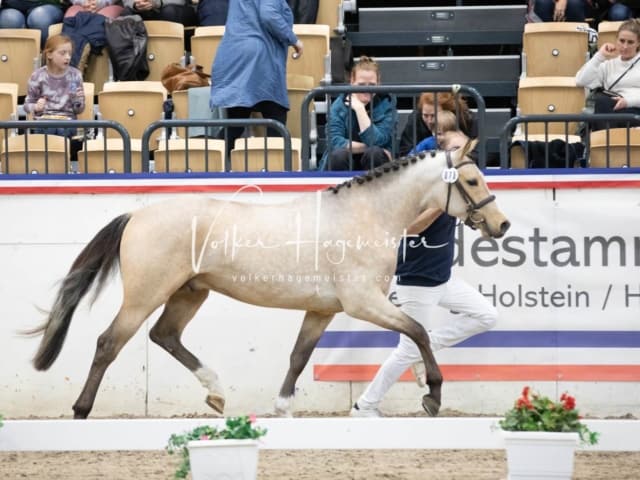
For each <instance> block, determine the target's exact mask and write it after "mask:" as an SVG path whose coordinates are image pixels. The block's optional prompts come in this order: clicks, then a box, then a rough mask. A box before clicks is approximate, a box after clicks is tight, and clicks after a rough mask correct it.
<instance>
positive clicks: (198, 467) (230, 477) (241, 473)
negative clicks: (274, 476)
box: [187, 440, 258, 480]
mask: <svg viewBox="0 0 640 480" xmlns="http://www.w3.org/2000/svg"><path fill="white" fill-rule="evenodd" d="M187 448H188V449H189V462H190V464H191V476H192V478H193V480H255V479H256V478H257V477H258V441H257V440H195V441H191V442H189V443H188V444H187Z"/></svg>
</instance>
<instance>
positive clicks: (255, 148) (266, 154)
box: [231, 137, 301, 172]
mask: <svg viewBox="0 0 640 480" xmlns="http://www.w3.org/2000/svg"><path fill="white" fill-rule="evenodd" d="M234 147H235V148H234V149H233V150H232V151H231V169H232V170H233V171H240V172H243V171H246V172H259V171H264V170H266V171H269V172H278V171H285V165H284V140H283V139H282V138H281V137H248V138H238V139H237V140H236V142H235V145H234ZM300 150H301V142H300V139H299V138H292V139H291V171H299V170H300Z"/></svg>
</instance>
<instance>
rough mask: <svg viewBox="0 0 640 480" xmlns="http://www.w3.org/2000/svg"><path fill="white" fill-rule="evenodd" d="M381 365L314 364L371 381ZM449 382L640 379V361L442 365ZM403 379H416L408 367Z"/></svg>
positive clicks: (338, 375)
mask: <svg viewBox="0 0 640 480" xmlns="http://www.w3.org/2000/svg"><path fill="white" fill-rule="evenodd" d="M378 368H379V365H314V366H313V378H314V380H316V381H321V382H368V381H370V380H372V379H373V376H374V375H375V373H376V372H377V371H378ZM440 369H441V370H442V376H443V377H444V379H445V380H446V381H449V382H477V381H493V382H508V381H520V380H539V381H554V382H555V381H576V382H591V381H608V382H637V381H640V365H440ZM400 380H401V381H413V375H412V374H411V372H409V371H406V372H405V373H404V374H403V375H402V377H400Z"/></svg>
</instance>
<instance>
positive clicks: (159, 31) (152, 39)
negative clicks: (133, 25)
mask: <svg viewBox="0 0 640 480" xmlns="http://www.w3.org/2000/svg"><path fill="white" fill-rule="evenodd" d="M144 26H145V28H146V29H147V37H148V42H147V63H148V64H149V76H148V77H147V78H146V80H151V81H160V79H161V78H162V71H163V70H164V68H165V67H166V66H167V65H169V64H171V63H179V62H180V59H181V58H182V57H184V53H185V52H184V25H182V24H181V23H176V22H167V21H164V20H146V21H145V22H144ZM207 73H208V72H207Z"/></svg>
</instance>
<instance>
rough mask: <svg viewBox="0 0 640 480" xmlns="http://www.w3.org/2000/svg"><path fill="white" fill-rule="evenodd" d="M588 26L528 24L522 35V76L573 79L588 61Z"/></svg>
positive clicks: (549, 23)
mask: <svg viewBox="0 0 640 480" xmlns="http://www.w3.org/2000/svg"><path fill="white" fill-rule="evenodd" d="M588 29H589V25H588V24H587V23H575V22H542V23H527V24H525V26H524V33H523V35H522V62H523V68H522V73H523V76H526V77H549V76H556V77H559V76H569V77H572V76H575V74H576V72H577V71H578V70H579V69H580V67H582V66H583V65H584V64H585V62H586V61H587V60H588V59H589V34H588Z"/></svg>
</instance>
